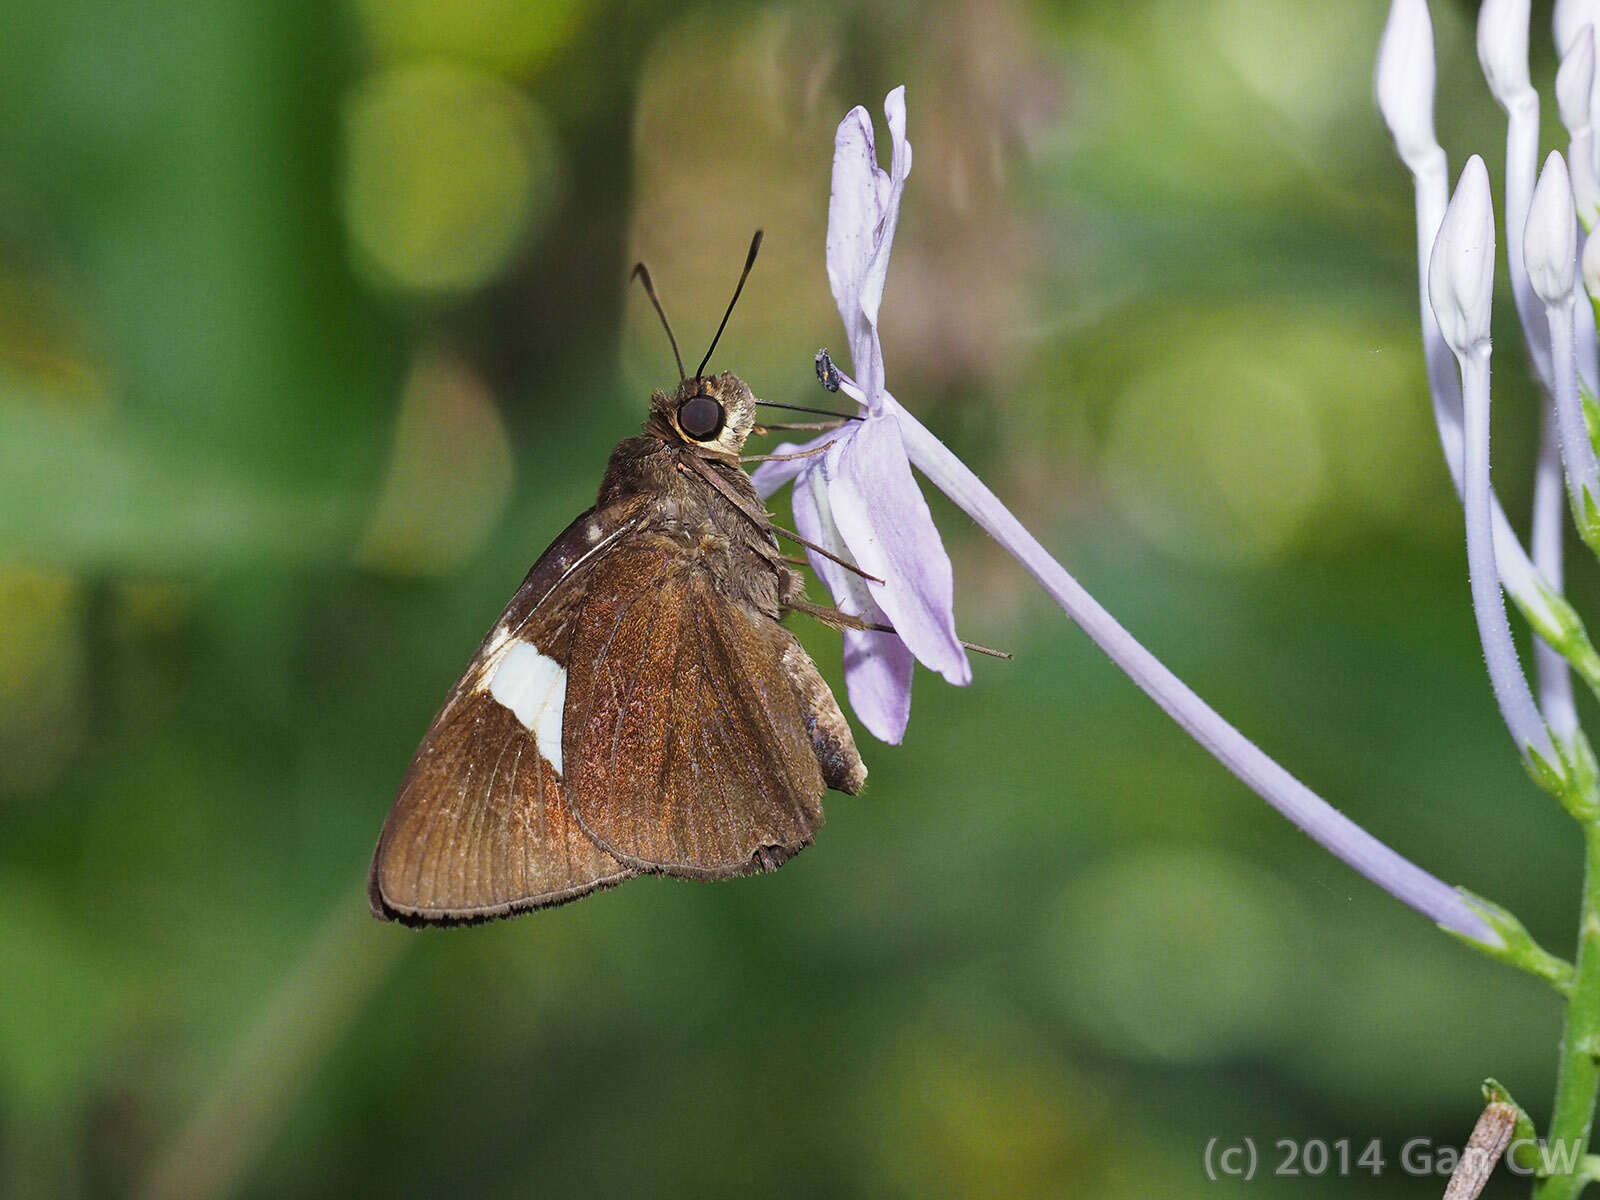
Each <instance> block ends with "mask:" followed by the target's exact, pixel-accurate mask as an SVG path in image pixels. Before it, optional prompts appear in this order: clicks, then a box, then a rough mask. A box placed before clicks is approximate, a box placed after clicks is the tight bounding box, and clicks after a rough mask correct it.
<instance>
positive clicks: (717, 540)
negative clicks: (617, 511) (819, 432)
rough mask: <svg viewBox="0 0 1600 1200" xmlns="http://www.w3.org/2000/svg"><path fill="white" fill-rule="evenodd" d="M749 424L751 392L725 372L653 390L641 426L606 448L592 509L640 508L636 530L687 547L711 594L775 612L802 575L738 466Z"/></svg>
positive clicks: (752, 404) (752, 420) (751, 419)
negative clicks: (786, 558)
mask: <svg viewBox="0 0 1600 1200" xmlns="http://www.w3.org/2000/svg"><path fill="white" fill-rule="evenodd" d="M691 406H692V407H691ZM711 406H714V407H711ZM754 423H755V397H754V396H753V395H751V393H750V389H749V388H748V387H746V386H745V384H744V382H743V381H742V380H740V379H739V378H738V377H737V376H735V375H732V374H728V373H725V374H722V375H716V376H712V377H709V378H706V379H690V380H685V381H684V382H683V383H682V384H681V385H679V387H678V388H677V389H676V390H675V391H673V392H662V391H658V392H656V393H655V394H654V396H652V397H651V403H650V417H649V419H648V420H647V421H646V422H645V425H644V431H643V432H642V433H641V434H640V435H638V436H637V437H631V438H627V439H625V440H624V441H622V442H620V443H618V445H617V447H616V449H615V450H613V451H612V452H611V460H610V462H609V463H608V464H607V466H606V474H605V479H604V480H603V481H602V482H601V485H600V494H599V500H598V506H599V508H601V509H606V508H610V507H611V506H613V505H622V504H627V505H629V506H630V507H632V506H637V509H636V511H637V513H638V516H637V518H636V523H635V524H634V529H635V530H636V531H637V532H638V533H640V534H646V535H655V536H660V537H664V538H668V539H670V540H671V541H672V542H674V543H676V544H677V545H678V546H681V547H683V548H684V549H686V550H688V551H689V552H690V558H689V559H688V560H687V561H689V562H690V563H692V564H693V567H694V569H697V570H703V571H704V572H705V573H706V575H707V576H708V577H709V579H710V581H711V582H712V584H713V586H715V587H716V589H717V590H718V591H720V592H721V593H723V594H724V595H726V596H728V597H729V598H730V599H735V600H740V601H743V602H746V603H749V604H752V605H754V606H755V607H756V608H758V609H760V610H761V611H762V612H764V613H766V614H767V615H769V616H772V617H774V618H775V617H777V616H779V615H780V613H781V611H782V601H783V600H784V599H786V598H789V597H791V596H792V595H793V594H794V592H795V591H796V589H797V588H798V587H799V579H798V576H796V575H795V574H794V572H792V571H791V570H790V569H789V568H788V567H787V566H785V565H784V563H783V561H782V558H781V555H780V554H779V551H778V544H777V539H776V538H775V537H774V535H773V533H772V529H771V526H770V525H769V524H768V522H767V518H766V511H765V508H764V506H763V505H762V502H761V498H760V496H759V495H758V494H757V492H756V490H755V488H754V486H753V485H752V484H751V482H750V477H749V475H747V474H746V473H745V471H744V469H743V468H742V467H741V466H740V465H739V458H738V456H739V451H740V450H741V449H742V448H743V446H744V442H745V439H746V438H748V437H749V434H750V430H751V428H752V427H753V426H754ZM694 433H699V434H701V435H702V436H701V437H700V438H698V439H696V438H695V437H694V436H692V435H693V434H694Z"/></svg>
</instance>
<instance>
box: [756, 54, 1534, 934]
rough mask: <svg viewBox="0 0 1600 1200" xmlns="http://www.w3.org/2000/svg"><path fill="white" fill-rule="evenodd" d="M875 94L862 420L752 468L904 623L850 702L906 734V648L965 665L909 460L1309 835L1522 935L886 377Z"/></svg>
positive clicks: (833, 223) (859, 134) (834, 246)
mask: <svg viewBox="0 0 1600 1200" xmlns="http://www.w3.org/2000/svg"><path fill="white" fill-rule="evenodd" d="M1429 66H1430V69H1431V49H1430V56H1429ZM884 108H885V112H886V114H887V116H888V118H889V131H890V136H891V138H892V140H893V150H892V154H891V160H890V161H891V170H890V171H889V172H887V173H886V172H884V171H883V170H881V169H880V168H879V167H878V164H877V154H876V150H875V148H874V143H873V136H872V126H871V121H870V120H869V118H868V116H867V113H866V111H865V110H864V109H861V108H856V109H853V110H852V111H851V112H850V114H849V115H848V116H846V117H845V119H844V121H843V123H842V124H841V125H840V126H839V132H838V135H837V139H836V142H835V154H834V169H833V195H832V199H831V201H830V203H829V210H828V277H829V281H830V283H831V284H832V285H833V291H834V298H835V299H836V300H837V301H838V304H839V311H840V316H841V317H843V319H844V323H845V329H846V332H847V334H848V336H849V339H850V352H851V358H852V363H853V366H854V369H855V371H856V374H857V376H858V379H856V380H852V379H850V378H848V377H846V376H842V375H841V376H839V377H838V378H837V380H833V381H832V382H836V383H837V384H838V385H839V387H840V390H842V391H844V392H845V393H846V394H847V395H849V396H850V397H851V398H852V399H854V400H856V402H857V403H858V404H859V405H860V406H861V408H862V416H863V417H864V419H863V420H860V421H852V422H850V423H848V424H847V425H845V426H844V427H843V428H841V429H839V430H836V431H833V432H830V433H827V434H824V435H823V436H822V437H820V438H818V439H816V441H814V442H813V443H811V444H810V446H807V447H803V448H797V447H783V448H782V450H783V452H786V453H794V452H796V450H797V449H812V448H815V447H818V446H823V445H826V449H825V450H824V451H823V452H822V453H820V454H817V455H814V456H811V457H806V458H801V459H796V460H791V461H788V462H782V463H767V464H765V465H764V466H762V467H761V468H760V469H759V470H758V471H757V472H756V474H755V479H756V484H757V487H758V488H759V489H760V490H761V491H762V493H763V494H764V495H771V494H772V492H774V491H776V490H777V489H778V488H779V487H781V486H782V485H783V484H784V483H786V482H789V481H793V482H794V485H795V514H796V515H795V523H796V524H797V525H799V526H800V531H801V533H802V534H803V535H804V536H806V537H807V538H809V539H810V540H812V541H815V542H817V543H818V544H819V545H822V546H825V547H826V548H828V549H829V550H830V551H832V552H835V553H838V554H840V555H841V556H843V557H851V558H852V559H853V561H855V562H858V563H860V564H861V565H862V567H863V568H864V569H866V570H868V571H870V572H872V573H873V574H874V575H877V576H878V577H879V578H880V579H882V580H883V582H882V583H881V584H876V583H873V584H868V583H867V582H866V581H864V580H862V579H861V578H860V577H859V576H856V575H854V574H852V573H851V572H849V571H848V570H846V569H845V568H842V567H840V566H838V565H837V564H834V563H830V562H828V561H827V560H826V559H822V558H820V557H819V556H817V555H812V556H811V560H812V562H813V563H814V564H815V566H816V568H817V572H818V574H819V576H820V577H821V578H822V579H823V581H824V582H825V583H826V585H827V586H828V589H829V591H830V592H831V593H832V594H833V596H834V599H835V602H836V603H838V604H839V606H840V607H841V608H842V609H844V610H846V611H848V612H852V613H857V614H860V615H863V616H868V615H869V614H871V613H873V612H874V611H881V612H882V613H883V614H884V615H885V616H886V617H887V618H888V620H889V622H890V623H892V624H893V625H894V627H895V628H896V629H897V630H898V631H899V634H900V637H899V638H894V637H889V636H886V635H874V634H865V635H859V636H858V637H856V638H852V635H851V634H850V633H846V635H845V637H846V659H845V674H846V683H847V686H848V687H849V695H850V703H851V707H852V708H854V709H855V710H856V714H857V716H858V717H860V719H861V720H862V722H863V723H864V724H866V726H867V728H868V729H869V730H871V731H872V732H873V733H874V734H876V735H877V736H879V737H881V738H884V739H885V740H887V741H898V740H899V738H900V735H901V733H902V732H903V731H904V728H905V722H906V718H907V716H908V714H909V711H910V690H909V682H910V672H911V662H912V656H913V655H914V656H915V657H916V658H918V659H920V660H921V661H922V662H924V663H925V664H927V665H929V666H931V667H933V668H934V669H935V670H938V671H939V672H940V673H941V674H943V675H944V676H945V677H946V678H947V679H950V680H951V681H952V682H957V683H965V682H967V681H968V679H969V678H970V675H969V672H968V665H967V662H966V657H965V654H964V653H962V650H961V645H960V643H959V642H958V641H957V640H956V637H955V623H954V619H953V617H952V611H951V595H952V591H953V589H952V586H951V582H950V580H951V570H950V562H949V558H948V557H947V556H946V554H945V552H944V548H943V545H942V543H941V542H940V541H939V535H938V531H937V530H936V529H935V528H934V526H933V522H932V520H931V519H930V517H929V515H928V509H927V505H926V504H925V503H924V501H923V498H922V495H921V493H920V491H919V490H918V489H917V486H916V482H915V480H914V479H913V477H912V475H911V467H912V466H915V467H916V468H917V470H918V471H920V472H921V473H922V475H923V476H924V477H925V478H926V479H927V480H928V481H929V482H930V483H932V484H933V485H934V486H935V487H937V488H938V489H939V490H940V491H942V492H944V494H945V495H947V496H948V497H949V498H950V499H951V500H952V501H954V502H955V503H956V505H957V506H959V507H960V508H961V509H962V510H964V511H965V512H966V513H967V514H968V515H969V516H971V517H972V519H973V520H974V521H975V522H976V523H977V524H978V526H979V527H980V528H981V529H983V530H984V531H985V532H986V533H988V534H989V535H990V536H991V537H993V538H994V539H995V540H996V541H997V542H998V543H999V544H1000V545H1001V546H1003V547H1004V548H1005V549H1006V550H1007V551H1008V552H1009V553H1010V554H1012V555H1013V556H1014V557H1015V558H1016V559H1017V561H1018V562H1019V563H1020V564H1021V565H1022V567H1023V568H1024V569H1025V570H1026V571H1027V572H1028V573H1029V574H1030V575H1032V576H1033V577H1034V579H1036V580H1037V581H1038V582H1039V584H1040V586H1041V587H1043V588H1044V590H1045V591H1046V592H1047V593H1048V594H1049V595H1050V596H1051V598H1052V599H1054V600H1055V601H1056V603H1058V604H1059V605H1060V606H1061V608H1062V610H1063V611H1064V612H1065V613H1066V614H1067V616H1068V617H1069V618H1070V619H1072V620H1073V621H1075V622H1076V623H1077V624H1078V626H1079V627H1080V628H1081V629H1082V630H1083V631H1084V632H1085V633H1087V634H1088V635H1089V637H1090V638H1092V639H1093V640H1094V642H1095V644H1096V645H1098V646H1099V647H1100V648H1101V649H1102V650H1103V651H1105V653H1106V655H1107V656H1108V657H1109V658H1110V659H1111V660H1112V661H1113V662H1114V663H1116V664H1117V666H1119V667H1121V668H1122V669H1123V670H1124V671H1125V672H1127V674H1128V676H1129V677H1130V678H1131V679H1132V680H1133V681H1134V682H1135V683H1136V684H1138V685H1139V687H1140V688H1142V689H1143V690H1144V691H1145V693H1146V694H1148V695H1149V696H1150V697H1151V699H1153V700H1154V701H1155V702H1156V703H1157V704H1158V705H1160V706H1161V708H1162V709H1163V710H1164V711H1165V712H1166V713H1167V714H1168V715H1169V716H1171V717H1172V718H1173V720H1175V721H1176V722H1177V723H1178V724H1179V725H1180V726H1181V727H1182V728H1183V729H1184V730H1185V731H1186V732H1187V733H1188V734H1189V735H1190V736H1191V737H1193V738H1194V739H1195V740H1196V741H1197V742H1199V743H1200V744H1201V745H1202V746H1204V747H1205V748H1206V749H1207V750H1208V751H1210V752H1211V753H1212V754H1213V755H1215V756H1216V758H1217V759H1218V760H1219V761H1220V762H1221V763H1222V764H1223V766H1225V767H1227V768H1228V770H1230V771H1232V772H1233V773H1234V774H1235V775H1236V776H1238V778H1239V779H1240V780H1242V781H1243V782H1244V783H1245V784H1246V785H1247V786H1248V787H1250V788H1251V789H1252V790H1253V791H1255V792H1256V793H1257V794H1258V795H1260V796H1261V797H1262V798H1263V799H1265V800H1266V801H1267V802H1268V803H1269V804H1271V805H1272V806H1273V807H1274V808H1276V809H1277V810H1278V811H1279V812H1280V813H1282V814H1283V815H1284V816H1286V817H1288V818H1289V820H1291V821H1293V822H1294V823H1295V824H1296V825H1297V826H1299V827H1300V828H1301V829H1302V830H1304V831H1305V832H1306V833H1307V834H1308V835H1309V836H1310V837H1312V838H1313V839H1315V840H1316V841H1317V842H1318V843H1319V844H1321V845H1322V846H1323V847H1325V848H1326V849H1327V850H1329V851H1330V852H1331V853H1333V854H1334V855H1336V856H1337V857H1338V858H1340V859H1341V860H1343V861H1344V862H1346V863H1348V864H1349V865H1350V866H1351V867H1353V868H1354V869H1355V870H1357V871H1359V872H1360V873H1361V874H1362V875H1365V876H1366V877H1367V878H1368V879H1370V880H1372V881H1373V882H1374V883H1376V884H1377V885H1378V886H1379V887H1381V888H1383V889H1384V890H1386V891H1388V892H1389V893H1390V894H1391V895H1393V896H1395V897H1397V898H1398V899H1400V900H1402V901H1403V902H1404V903H1406V904H1408V905H1410V906H1411V907H1412V908H1414V909H1416V910H1417V911H1418V912H1420V913H1423V914H1424V915H1425V916H1427V917H1429V918H1430V919H1432V920H1433V921H1436V922H1437V923H1438V924H1439V925H1440V926H1442V927H1443V928H1445V929H1448V930H1451V931H1452V932H1454V933H1457V934H1459V935H1461V936H1462V937H1465V938H1468V939H1470V940H1471V941H1473V942H1476V943H1477V944H1479V945H1480V946H1482V947H1484V948H1485V949H1486V950H1489V951H1490V952H1491V953H1498V954H1510V953H1512V948H1513V947H1517V946H1521V945H1522V944H1524V943H1526V941H1527V935H1526V933H1524V932H1522V931H1521V930H1520V927H1518V926H1517V925H1516V923H1515V919H1514V918H1512V917H1510V916H1509V914H1504V913H1499V912H1496V911H1494V910H1493V909H1492V906H1489V905H1487V904H1485V903H1483V902H1481V901H1469V899H1468V898H1467V897H1466V896H1464V895H1463V894H1462V893H1461V892H1460V891H1458V890H1457V889H1455V888H1452V887H1451V886H1450V885H1449V884H1447V883H1444V882H1442V881H1441V880H1439V879H1437V878H1435V877H1434V876H1432V875H1430V874H1429V873H1428V872H1427V871H1424V870H1423V869H1422V868H1421V867H1418V866H1417V865H1416V864H1414V863H1412V862H1410V861H1408V860H1407V859H1405V858H1403V857H1402V856H1401V855H1399V854H1397V853H1396V852H1395V851H1394V850H1392V849H1390V848H1389V847H1388V846H1385V845H1384V844H1383V843H1382V842H1380V841H1378V840H1377V839H1376V838H1374V837H1373V836H1372V835H1371V834H1369V833H1367V832H1366V830H1364V829H1362V828H1361V827H1360V826H1358V825H1356V824H1355V823H1354V822H1353V821H1351V820H1350V819H1349V818H1348V817H1346V816H1344V814H1342V813H1340V812H1339V811H1338V810H1337V809H1335V808H1333V807H1332V806H1331V805H1329V804H1328V803H1327V801H1325V800H1323V799H1322V798H1321V797H1319V796H1318V795H1316V794H1315V793H1314V792H1312V791H1311V790H1310V789H1309V788H1307V787H1306V786H1305V785H1304V784H1303V783H1301V782H1300V781H1299V780H1297V779H1296V778H1294V776H1292V775H1290V774H1289V772H1288V771H1286V770H1284V769H1283V767H1281V766H1279V765H1278V763H1276V762H1274V761H1273V760H1272V759H1271V758H1269V757H1268V756H1267V755H1266V754H1264V753H1263V752H1262V751H1261V749H1260V748H1259V747H1257V746H1256V745H1255V744H1254V743H1252V742H1251V741H1250V740H1249V739H1248V738H1246V737H1245V736H1244V735H1243V734H1241V733H1240V732H1239V731H1238V730H1237V729H1235V728H1233V726H1231V725H1229V724H1228V723H1227V722H1226V721H1225V720H1223V719H1222V717H1221V716H1219V715H1218V714H1217V713H1216V712H1215V711H1214V710H1213V709H1212V708H1210V707H1209V706H1208V705H1207V704H1206V703H1205V701H1203V700H1201V699H1200V697H1199V696H1197V695H1196V694H1195V693H1194V692H1193V691H1191V690H1190V689H1189V688H1188V686H1186V685H1185V684H1184V683H1183V681H1182V680H1180V679H1179V678H1178V677H1177V676H1175V675H1174V674H1173V673H1172V672H1171V671H1170V670H1168V669H1167V668H1166V666H1164V665H1163V664H1162V663H1161V661H1160V660H1159V659H1157V658H1156V657H1155V655H1153V654H1151V653H1150V651H1148V650H1146V649H1145V648H1144V647H1143V646H1141V645H1140V644H1139V643H1138V642H1137V641H1136V640H1134V638H1133V636H1132V635H1131V634H1130V633H1129V632H1128V631H1127V630H1126V629H1124V628H1123V627H1122V626H1121V625H1119V624H1118V623H1117V621H1116V619H1115V618H1114V617H1112V616H1111V614H1110V613H1108V612H1107V611H1106V610H1105V609H1104V608H1102V607H1101V606H1100V605H1099V604H1098V603H1097V602H1096V601H1095V599H1094V597H1092V596H1090V595H1089V593H1088V592H1086V591H1085V590H1084V589H1083V588H1082V586H1080V585H1079V583H1078V582H1077V580H1075V579H1073V578H1072V576H1071V575H1070V574H1069V573H1068V572H1067V570H1066V569H1065V568H1064V567H1062V566H1061V564H1060V563H1058V562H1057V561H1056V560H1055V559H1054V558H1052V557H1051V556H1050V554H1049V552H1048V551H1046V550H1045V548H1044V547H1043V546H1041V545H1040V544H1039V543H1038V541H1037V540H1035V539H1034V537H1033V535H1032V534H1030V533H1029V532H1028V531H1027V530H1026V529H1025V528H1023V526H1022V523H1021V522H1020V521H1018V520H1017V518H1016V517H1015V516H1013V515H1012V514H1011V512H1010V511H1009V510H1008V509H1007V508H1006V506H1005V505H1004V504H1002V503H1001V502H1000V500H999V498H998V497H996V496H995V494H994V493H993V492H991V491H990V490H989V489H988V487H987V486H985V485H984V483H983V481H982V480H981V479H979V478H978V477H977V476H976V475H974V474H973V473H972V471H971V470H970V469H969V468H968V467H967V465H966V464H965V463H963V462H962V461H961V460H960V459H958V458H957V457H956V456H955V455H954V454H952V453H951V452H950V450H949V449H948V448H947V447H946V446H945V445H944V444H943V443H942V442H940V441H939V439H938V438H936V437H934V436H933V434H932V433H930V432H929V431H928V430H927V429H926V428H924V427H923V425H922V423H921V422H920V421H918V420H917V419H916V418H915V417H914V416H912V415H911V414H910V413H909V412H907V411H906V409H905V408H903V407H902V406H901V405H900V404H899V403H897V402H896V401H895V399H894V397H893V396H891V395H890V394H889V393H888V392H887V391H886V390H885V389H884V387H883V351H882V347H881V345H880V343H879V340H878V306H879V303H880V301H881V299H882V296H883V284H884V279H885V276H886V274H887V270H888V257H889V247H890V243H891V241H892V239H893V236H894V227H895V223H896V221H897V219H898V213H899V203H900V197H901V193H902V191H903V190H904V186H905V180H906V176H907V174H909V172H910V169H911V147H910V145H909V144H908V143H907V142H906V140H905V92H904V89H903V88H896V89H895V90H894V91H892V92H890V93H889V96H888V99H887V100H886V102H885V105H884ZM1458 403H1459V401H1458ZM1458 420H1459V418H1458ZM869 619H874V620H875V619H876V617H869Z"/></svg>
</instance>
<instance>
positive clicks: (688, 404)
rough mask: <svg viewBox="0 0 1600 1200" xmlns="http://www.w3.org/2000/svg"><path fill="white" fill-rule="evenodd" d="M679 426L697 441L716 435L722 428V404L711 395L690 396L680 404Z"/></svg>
mask: <svg viewBox="0 0 1600 1200" xmlns="http://www.w3.org/2000/svg"><path fill="white" fill-rule="evenodd" d="M678 427H679V428H680V429H682V430H683V431H684V433H686V434H688V435H689V436H690V437H692V438H693V439H694V440H695V441H697V442H703V441H705V440H706V439H707V438H711V437H715V436H716V435H717V434H718V433H719V432H720V431H721V429H722V405H720V404H718V403H717V402H716V401H715V400H713V399H712V398H711V397H710V396H690V397H689V399H687V400H685V401H684V402H683V403H682V404H680V405H678Z"/></svg>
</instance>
